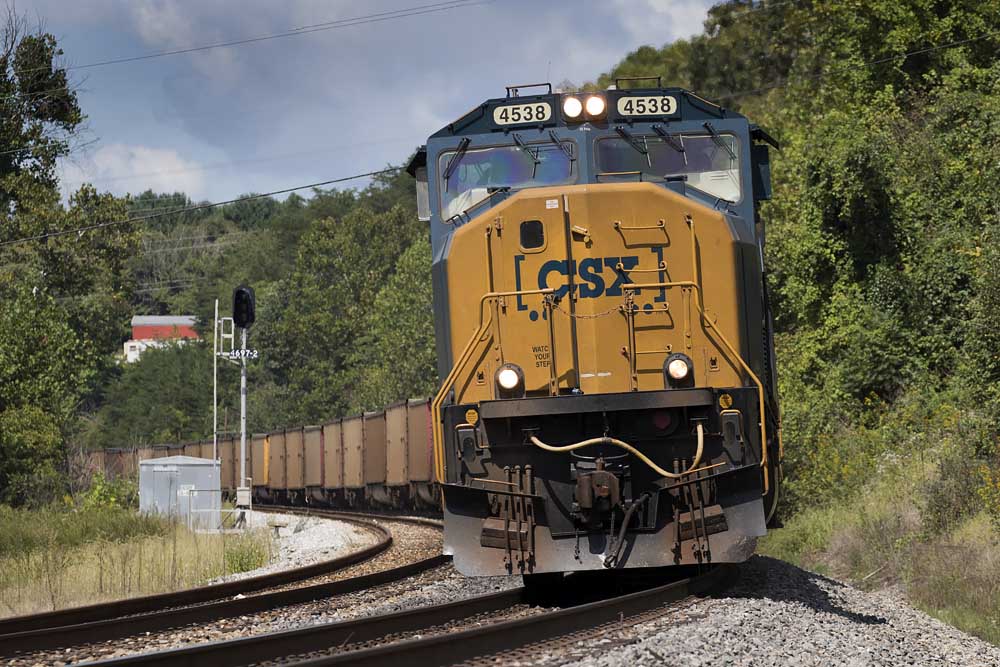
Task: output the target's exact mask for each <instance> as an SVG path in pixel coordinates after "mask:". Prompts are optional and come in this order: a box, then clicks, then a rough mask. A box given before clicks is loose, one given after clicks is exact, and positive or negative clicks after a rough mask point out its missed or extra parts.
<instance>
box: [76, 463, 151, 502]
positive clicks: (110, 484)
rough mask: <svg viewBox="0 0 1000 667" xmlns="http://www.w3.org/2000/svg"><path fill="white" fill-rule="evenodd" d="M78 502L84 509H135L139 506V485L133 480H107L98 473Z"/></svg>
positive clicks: (122, 478)
mask: <svg viewBox="0 0 1000 667" xmlns="http://www.w3.org/2000/svg"><path fill="white" fill-rule="evenodd" d="M80 501H81V504H82V506H83V508H84V509H97V508H136V507H138V506H139V485H138V484H137V483H136V481H135V480H133V479H126V478H124V477H119V478H117V479H108V478H106V477H105V476H104V473H102V472H98V473H96V474H95V475H94V476H93V478H92V479H91V481H90V488H89V489H87V491H86V492H84V493H83V495H82V497H81V499H80Z"/></svg>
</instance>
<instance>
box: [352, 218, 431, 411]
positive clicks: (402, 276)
mask: <svg viewBox="0 0 1000 667" xmlns="http://www.w3.org/2000/svg"><path fill="white" fill-rule="evenodd" d="M430 267H431V245H430V240H429V239H428V238H426V237H425V236H420V237H419V238H418V239H416V240H415V241H414V242H413V244H412V245H410V247H409V248H407V250H406V251H405V252H404V253H403V254H402V255H401V256H400V258H399V262H398V264H397V266H396V272H395V273H394V274H393V275H392V277H391V278H390V279H389V280H388V282H387V283H386V285H385V287H383V288H382V289H381V290H380V291H379V293H378V295H377V296H376V297H375V302H374V303H373V304H372V306H371V309H370V310H369V312H368V313H367V315H366V317H365V332H364V333H363V335H362V336H361V338H360V339H359V341H358V342H359V344H358V345H357V346H356V347H355V350H354V353H353V358H352V360H351V365H352V366H353V367H354V368H356V369H357V372H358V373H359V374H360V375H361V378H360V382H359V387H358V393H357V396H356V398H355V403H354V406H352V408H353V409H357V410H365V409H367V410H371V409H375V408H383V407H385V406H386V405H389V404H390V403H393V402H394V401H397V400H401V399H404V398H409V397H414V396H416V397H419V396H430V395H431V394H433V393H434V390H435V388H436V385H437V357H436V355H435V351H434V307H433V302H432V300H433V290H432V289H431V275H430V274H431V272H430Z"/></svg>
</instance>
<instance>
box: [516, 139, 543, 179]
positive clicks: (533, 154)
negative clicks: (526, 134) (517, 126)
mask: <svg viewBox="0 0 1000 667" xmlns="http://www.w3.org/2000/svg"><path fill="white" fill-rule="evenodd" d="M511 136H513V137H514V145H516V146H517V147H518V148H520V149H521V150H522V151H524V152H525V153H527V154H528V157H530V158H531V161H532V162H534V164H533V165H532V167H531V177H532V178H534V177H535V173H536V172H537V171H538V164H539V162H541V160H539V159H538V153H539V151H540V150H541V149H538V150H534V151H533V150H531V149H530V148H529V147H528V145H527V144H526V143H524V139H522V138H521V135H519V134H518V133H517V132H514V133H513V134H512V135H511Z"/></svg>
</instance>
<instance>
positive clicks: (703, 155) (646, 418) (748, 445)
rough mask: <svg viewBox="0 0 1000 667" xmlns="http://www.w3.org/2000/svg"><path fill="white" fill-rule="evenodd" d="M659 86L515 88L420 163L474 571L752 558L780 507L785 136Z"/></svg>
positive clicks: (531, 577)
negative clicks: (777, 340) (774, 269)
mask: <svg viewBox="0 0 1000 667" xmlns="http://www.w3.org/2000/svg"><path fill="white" fill-rule="evenodd" d="M652 82H653V80H652V79H650V80H648V82H647V83H644V84H639V87H636V85H637V82H636V81H632V80H619V81H616V85H615V87H614V89H611V90H608V91H604V92H595V93H558V92H553V90H552V86H551V85H549V84H541V85H540V86H512V87H508V88H507V94H506V96H505V97H501V98H496V99H490V100H487V101H486V102H485V103H483V104H480V105H479V106H477V107H476V108H475V109H473V110H472V111H470V112H469V113H467V114H466V115H464V116H462V117H461V118H459V119H457V120H455V121H454V122H452V123H449V124H448V125H447V126H446V127H444V128H442V129H441V130H440V131H438V132H436V133H435V134H434V135H432V136H431V137H430V138H429V139H428V141H427V145H426V146H425V147H422V148H421V149H420V150H418V151H417V153H416V154H415V156H414V158H413V159H412V161H411V163H410V165H409V167H408V171H409V172H410V173H411V174H412V175H413V176H414V177H415V178H416V180H417V202H418V208H419V210H420V216H421V218H422V219H425V220H428V221H429V222H430V233H431V242H432V246H433V257H434V260H433V268H432V276H433V286H434V312H435V320H436V339H437V356H438V371H439V374H440V377H441V378H443V382H442V384H441V386H440V391H439V392H438V394H437V396H436V397H435V399H434V402H433V406H432V423H433V427H434V437H433V445H434V455H435V466H436V477H437V479H438V481H439V482H440V484H441V488H442V490H443V496H444V519H445V549H446V552H448V553H451V554H453V555H454V558H455V565H456V567H457V568H458V569H459V570H460V571H461V572H463V573H465V574H469V575H500V574H509V573H514V574H517V573H521V574H523V575H525V581H526V583H528V584H530V585H535V584H539V585H548V584H546V583H545V582H549V583H552V582H554V581H556V579H555V577H558V576H561V575H560V574H559V573H562V572H566V571H571V570H595V569H596V570H603V569H619V568H642V567H657V566H675V565H687V564H699V563H706V562H738V561H742V560H745V559H746V558H748V557H749V556H750V555H751V553H752V552H753V550H754V548H755V545H756V541H757V538H758V537H759V536H761V535H763V534H764V533H765V532H766V529H765V527H766V524H767V521H768V519H769V518H770V517H772V516H773V515H774V512H775V509H776V506H777V500H778V488H779V484H780V482H781V468H780V460H781V453H782V452H781V444H780V443H781V440H780V423H779V416H778V401H777V395H776V391H775V369H774V355H773V343H772V328H771V316H770V311H769V306H768V299H767V292H766V287H765V276H764V266H763V248H764V222H763V220H762V219H761V218H760V216H759V215H758V206H759V204H760V202H761V201H763V200H765V199H768V198H769V196H770V182H769V178H770V175H769V164H770V163H769V154H768V144H771V145H774V146H776V145H777V144H776V143H775V142H774V141H773V139H771V137H770V136H769V135H768V134H767V133H766V132H764V131H763V130H762V129H760V128H759V127H756V126H754V125H752V124H751V123H750V122H749V121H748V119H747V118H746V117H744V116H742V115H740V114H738V113H733V112H732V111H729V110H727V109H724V108H721V107H719V106H716V105H715V104H712V103H710V102H708V101H706V100H704V99H701V98H700V97H698V96H697V95H694V94H693V93H691V92H688V91H686V90H681V89H677V88H664V87H662V85H661V83H660V81H659V80H656V85H655V86H650V84H651V83H652ZM642 86H649V87H642ZM535 88H543V89H545V90H542V91H540V92H538V91H535V90H534V89H535ZM525 91H530V92H532V93H535V92H538V94H528V95H525V94H523V93H524V92H525ZM546 573H553V575H554V576H548V577H547V576H545V574H546Z"/></svg>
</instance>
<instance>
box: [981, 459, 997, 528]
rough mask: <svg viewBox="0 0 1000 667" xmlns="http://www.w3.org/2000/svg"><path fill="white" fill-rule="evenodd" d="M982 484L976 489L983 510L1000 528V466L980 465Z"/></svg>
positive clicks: (995, 525) (994, 524)
mask: <svg viewBox="0 0 1000 667" xmlns="http://www.w3.org/2000/svg"><path fill="white" fill-rule="evenodd" d="M979 477H980V479H981V480H982V485H981V486H980V487H979V488H978V489H977V490H976V493H977V495H978V496H979V500H980V502H982V504H983V510H984V511H985V512H986V516H988V517H989V519H990V521H991V522H992V523H993V526H994V527H995V528H996V529H997V530H1000V468H997V467H992V466H988V465H982V466H980V467H979Z"/></svg>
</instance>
